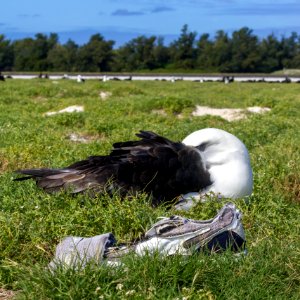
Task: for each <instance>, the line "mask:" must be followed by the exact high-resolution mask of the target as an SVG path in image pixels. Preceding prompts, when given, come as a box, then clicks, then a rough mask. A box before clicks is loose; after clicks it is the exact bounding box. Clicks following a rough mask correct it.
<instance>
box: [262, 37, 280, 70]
mask: <svg viewBox="0 0 300 300" xmlns="http://www.w3.org/2000/svg"><path fill="white" fill-rule="evenodd" d="M259 49H260V50H259V52H260V57H261V64H260V66H259V67H258V71H260V72H273V71H275V70H279V69H280V68H281V63H280V58H279V52H280V42H279V41H278V40H277V39H276V37H275V36H274V35H273V34H271V35H269V36H267V37H266V38H264V39H263V40H262V41H261V43H260V46H259Z"/></svg>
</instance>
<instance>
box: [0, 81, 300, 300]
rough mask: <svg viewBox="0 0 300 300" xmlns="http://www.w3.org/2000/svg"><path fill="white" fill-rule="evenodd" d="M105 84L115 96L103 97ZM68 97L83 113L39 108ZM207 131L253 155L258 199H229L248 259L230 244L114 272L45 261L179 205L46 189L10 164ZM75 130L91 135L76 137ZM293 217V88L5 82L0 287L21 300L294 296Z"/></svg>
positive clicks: (298, 88)
mask: <svg viewBox="0 0 300 300" xmlns="http://www.w3.org/2000/svg"><path fill="white" fill-rule="evenodd" d="M101 91H102V92H110V93H111V95H110V96H109V97H108V98H107V99H106V100H102V99H101V98H100V96H99V94H100V92H101ZM70 105H83V106H84V109H85V111H84V112H81V113H71V114H67V113H65V114H59V115H53V116H49V117H46V116H44V113H46V112H49V111H58V110H60V109H63V108H65V107H67V106H70ZM195 105H206V106H211V107H216V108H217V107H219V108H224V107H228V108H246V107H248V106H265V107H269V108H271V111H270V112H268V113H266V114H263V115H254V114H253V115H249V116H248V118H247V119H243V120H239V121H235V122H228V121H226V120H224V119H222V118H221V117H213V116H205V117H192V116H191V112H192V111H193V110H194V108H195ZM205 127H217V128H221V129H224V130H227V131H229V132H231V133H233V134H235V135H236V136H237V137H238V138H240V139H241V140H242V141H243V142H244V143H245V144H246V146H247V148H248V150H249V152H250V156H251V162H252V167H253V172H254V192H253V195H252V196H251V197H250V198H249V199H248V201H247V202H245V201H244V200H243V199H238V200H234V201H232V200H230V201H232V202H234V203H235V204H236V206H237V207H238V208H240V209H241V210H242V212H243V225H244V228H245V231H246V238H247V249H248V254H247V255H246V256H245V257H240V258H238V259H237V258H236V257H235V256H233V254H232V253H230V252H229V251H228V252H225V253H223V254H214V255H207V254H204V253H198V254H195V255H193V256H191V257H188V258H183V257H180V256H172V257H160V256H158V255H154V256H146V257H135V256H133V255H128V256H127V257H125V258H124V265H123V267H121V268H109V267H105V266H94V265H89V266H87V267H86V268H85V269H84V270H81V271H74V270H58V272H56V273H54V274H52V273H50V272H49V271H48V270H47V269H46V267H47V265H48V263H49V262H50V260H51V259H52V257H53V253H54V250H55V246H56V245H57V243H58V242H59V241H60V240H61V239H62V238H63V237H65V236H67V235H76V236H92V235H97V234H101V233H105V232H113V234H114V235H115V236H116V238H117V239H118V241H119V242H126V241H130V240H132V239H136V238H138V237H139V236H141V235H142V233H143V232H145V230H146V229H149V228H150V226H151V224H153V223H154V222H156V221H157V218H158V217H160V216H171V215H174V214H176V213H177V214H178V212H176V211H175V210H174V209H168V208H167V207H166V206H164V205H161V206H159V207H155V208H154V207H151V206H150V205H149V203H150V200H149V199H148V198H147V196H146V195H143V194H141V195H140V196H139V197H136V198H133V197H131V198H128V199H125V200H123V201H122V200H121V199H120V198H119V197H118V196H117V195H116V196H114V197H111V198H110V197H108V196H107V195H102V196H99V197H96V198H88V197H87V196H83V195H79V196H75V197H74V196H72V195H70V194H68V193H58V194H54V195H48V194H45V193H44V192H43V191H41V190H39V189H37V188H36V186H35V183H34V182H32V181H26V182H13V181H12V179H13V178H15V176H16V175H15V174H14V173H13V171H14V170H16V169H21V168H30V167H42V166H44V167H63V166H66V165H68V164H70V163H72V162H74V161H76V160H79V159H84V158H86V157H87V156H89V155H95V154H107V153H108V152H109V150H110V148H111V146H112V143H114V142H117V141H121V140H127V139H134V138H135V133H136V132H138V131H139V130H141V129H144V130H152V131H155V132H157V133H159V134H161V135H165V136H166V137H168V138H170V139H173V140H178V141H179V140H182V139H183V138H184V137H185V136H187V135H188V134H189V133H191V132H192V131H195V130H198V129H201V128H205ZM71 134H77V135H78V136H80V137H84V138H85V139H86V140H87V141H86V142H74V141H72V140H70V139H69V136H70V135H71ZM228 201H229V200H228V199H227V200H217V199H212V200H211V201H208V202H206V203H202V204H198V205H197V206H196V207H195V208H194V209H193V210H192V211H189V212H184V213H180V214H181V215H183V216H186V217H189V218H193V219H208V218H211V217H212V216H214V215H215V214H216V212H217V210H218V209H220V208H221V207H222V206H223V205H224V203H226V202H228ZM299 215H300V85H299V84H275V83H272V84H268V83H232V84H228V85H225V84H224V83H197V82H183V81H180V82H176V83H171V82H158V81H154V82H150V81H149V82H146V81H145V82H134V81H127V82H121V81H109V82H105V83H104V82H99V81H93V80H89V81H86V82H85V83H82V84H79V83H77V82H75V81H69V80H59V81H50V80H39V79H33V80H7V81H6V82H0V226H1V227H0V228H1V230H0V290H1V288H2V289H4V290H6V291H7V292H10V291H13V292H14V294H15V296H16V297H17V298H19V299H126V298H128V299H299V297H300V296H299V295H300V217H299ZM1 291H2V290H1Z"/></svg>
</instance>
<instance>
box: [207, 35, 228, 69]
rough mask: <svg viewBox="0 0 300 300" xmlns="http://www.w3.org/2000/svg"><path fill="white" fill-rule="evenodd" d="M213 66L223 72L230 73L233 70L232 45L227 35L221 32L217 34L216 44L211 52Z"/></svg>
mask: <svg viewBox="0 0 300 300" xmlns="http://www.w3.org/2000/svg"><path fill="white" fill-rule="evenodd" d="M211 56H212V58H211V60H212V64H213V66H214V67H216V69H218V70H219V71H221V72H228V71H230V68H231V60H232V43H231V40H230V39H229V37H228V35H227V33H225V32H224V31H223V30H219V31H217V33H216V37H215V42H214V45H213V48H212V52H211Z"/></svg>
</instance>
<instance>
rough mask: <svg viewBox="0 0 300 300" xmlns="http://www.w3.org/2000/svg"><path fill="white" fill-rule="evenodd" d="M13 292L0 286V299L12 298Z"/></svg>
mask: <svg viewBox="0 0 300 300" xmlns="http://www.w3.org/2000/svg"><path fill="white" fill-rule="evenodd" d="M15 295H16V294H15V292H13V291H8V290H5V289H2V288H0V300H7V299H13V297H14V296H15Z"/></svg>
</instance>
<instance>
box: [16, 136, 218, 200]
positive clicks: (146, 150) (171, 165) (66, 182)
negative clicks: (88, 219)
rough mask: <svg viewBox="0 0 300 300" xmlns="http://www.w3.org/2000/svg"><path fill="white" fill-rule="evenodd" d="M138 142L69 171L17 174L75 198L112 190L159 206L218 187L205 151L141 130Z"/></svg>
mask: <svg viewBox="0 0 300 300" xmlns="http://www.w3.org/2000/svg"><path fill="white" fill-rule="evenodd" d="M137 137H139V138H140V139H139V140H137V141H126V142H118V143H115V144H114V145H113V149H112V151H111V153H110V154H109V155H107V156H90V157H89V158H87V159H86V160H82V161H78V162H75V163H73V164H71V165H69V166H68V167H66V168H63V169H27V170H19V171H17V173H20V174H23V175H28V176H27V177H21V178H17V179H16V180H26V179H30V178H33V179H35V180H36V182H37V185H38V186H39V187H41V188H43V189H44V190H45V191H47V192H55V191H58V190H61V189H70V188H71V190H72V192H74V193H78V192H82V191H86V190H90V189H94V190H96V191H97V192H101V191H103V190H104V189H105V187H106V185H107V182H110V185H111V186H110V189H111V187H112V186H113V188H114V189H116V190H119V191H120V192H121V193H122V195H126V194H128V193H131V192H136V191H144V192H147V193H149V194H151V195H152V198H153V203H155V204H156V203H158V202H160V201H163V200H166V201H169V200H172V199H174V198H175V197H177V196H180V195H181V194H185V193H189V192H199V191H200V190H201V189H203V188H205V187H207V186H209V185H210V184H211V183H212V182H211V180H210V177H209V173H208V172H207V171H206V169H205V168H204V166H203V162H202V159H201V155H200V153H199V151H198V150H197V149H196V148H194V147H190V146H186V145H184V144H182V143H180V142H172V141H170V140H168V139H166V138H164V137H162V136H160V135H157V134H156V133H153V132H150V131H140V133H138V134H137Z"/></svg>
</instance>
